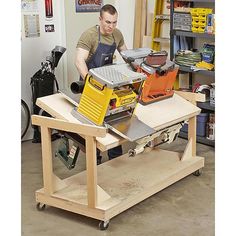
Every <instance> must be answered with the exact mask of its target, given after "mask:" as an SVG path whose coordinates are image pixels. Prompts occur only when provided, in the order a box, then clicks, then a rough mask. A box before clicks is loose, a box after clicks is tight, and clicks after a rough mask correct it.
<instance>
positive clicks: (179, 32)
mask: <svg viewBox="0 0 236 236" xmlns="http://www.w3.org/2000/svg"><path fill="white" fill-rule="evenodd" d="M171 33H172V34H173V35H177V36H185V37H191V38H210V39H215V35H214V34H207V33H193V32H189V31H183V30H172V31H171Z"/></svg>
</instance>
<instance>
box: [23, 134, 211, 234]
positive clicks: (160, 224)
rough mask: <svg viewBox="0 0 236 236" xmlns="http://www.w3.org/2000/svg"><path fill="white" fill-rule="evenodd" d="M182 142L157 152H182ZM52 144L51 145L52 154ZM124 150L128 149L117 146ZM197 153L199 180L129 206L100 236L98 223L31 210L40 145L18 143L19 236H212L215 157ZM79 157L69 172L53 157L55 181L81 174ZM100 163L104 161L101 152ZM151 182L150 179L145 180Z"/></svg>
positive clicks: (202, 149)
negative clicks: (201, 162) (200, 164)
mask: <svg viewBox="0 0 236 236" xmlns="http://www.w3.org/2000/svg"><path fill="white" fill-rule="evenodd" d="M186 142H187V141H186V140H184V139H180V138H179V139H177V140H176V141H175V142H173V143H172V144H170V145H169V144H165V145H162V148H164V149H168V150H173V151H179V152H183V150H184V147H185V145H186ZM56 145H57V141H54V142H53V148H54V149H55V147H56ZM123 149H124V151H127V150H128V149H129V144H126V145H123ZM197 154H198V155H200V156H203V157H205V167H204V169H203V173H202V175H201V176H200V177H196V176H193V175H190V176H188V177H186V178H184V179H182V180H181V181H179V182H177V183H175V184H173V185H171V186H170V187H168V188H166V189H164V190H162V191H161V192H159V193H157V194H155V195H153V196H151V197H150V198H148V199H146V200H144V201H143V202H141V203H139V204H137V205H135V206H134V207H132V208H130V209H128V210H127V211H125V212H123V213H121V214H120V215H118V216H116V217H114V218H113V219H111V221H110V225H109V228H108V229H107V230H106V231H100V230H99V229H98V223H99V221H98V220H95V219H91V218H88V217H85V216H81V215H77V214H75V213H71V212H67V211H64V210H61V209H57V208H54V207H49V206H48V207H46V209H45V210H44V211H37V210H36V202H35V195H34V192H35V191H36V190H38V189H40V188H42V186H43V180H42V161H41V144H33V143H32V142H31V141H27V142H23V143H22V218H21V219H22V235H23V236H32V235H34V236H39V235H40V236H42V235H43V236H52V235H56V236H66V235H70V236H76V235H83V236H85V235H86V236H90V235H91V236H95V235H96V236H110V235H112V236H121V235H130V236H133V235H135V236H139V235H140V236H141V235H142V236H143V235H148V236H154V235H155V236H156V235H161V236H195V235H196V236H199V235H201V236H212V235H215V225H214V218H215V210H214V209H215V190H214V186H215V172H214V170H215V152H214V148H212V147H209V146H205V145H202V144H197ZM83 156H84V155H83V153H80V156H79V160H78V161H77V165H76V167H75V168H74V169H73V170H71V171H69V170H67V169H66V167H65V166H64V165H63V164H62V162H61V161H60V160H58V159H56V158H54V172H55V173H56V174H57V175H58V176H59V177H61V178H64V177H67V176H70V175H73V174H74V173H78V171H82V170H84V169H85V158H84V157H83ZM103 161H107V155H106V153H104V154H103ZM150 181H151V180H150Z"/></svg>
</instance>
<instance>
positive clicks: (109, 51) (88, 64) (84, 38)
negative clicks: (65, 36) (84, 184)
mask: <svg viewBox="0 0 236 236" xmlns="http://www.w3.org/2000/svg"><path fill="white" fill-rule="evenodd" d="M117 18H118V13H117V11H116V9H115V7H113V6H112V5H110V4H107V5H104V6H103V7H102V8H101V10H100V17H99V21H100V24H99V26H98V25H96V26H93V27H91V28H90V29H88V30H86V31H85V32H84V33H83V34H82V35H81V37H80V39H79V41H78V44H77V53H76V61H75V65H76V67H77V69H78V71H79V73H80V79H81V80H82V79H84V78H85V76H86V74H87V73H88V71H89V69H91V68H97V67H101V66H104V65H106V64H111V63H112V59H113V55H114V52H115V50H116V49H117V50H118V51H119V52H121V51H123V50H126V49H127V47H126V45H125V43H124V38H123V35H122V33H121V32H120V31H119V30H118V29H117V28H116V25H117ZM120 155H122V147H121V146H118V147H115V148H112V149H110V150H108V157H109V160H111V159H113V158H115V157H117V156H120ZM101 159H102V157H101V155H100V151H99V150H97V163H98V164H100V163H101Z"/></svg>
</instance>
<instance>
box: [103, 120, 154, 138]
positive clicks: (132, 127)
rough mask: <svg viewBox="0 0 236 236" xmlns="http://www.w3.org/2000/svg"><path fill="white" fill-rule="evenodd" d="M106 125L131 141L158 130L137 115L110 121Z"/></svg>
mask: <svg viewBox="0 0 236 236" xmlns="http://www.w3.org/2000/svg"><path fill="white" fill-rule="evenodd" d="M106 125H107V127H108V128H109V129H110V130H112V131H113V132H115V133H117V134H118V135H120V136H121V137H123V138H125V139H127V140H129V141H131V142H134V141H136V140H138V139H141V138H144V137H146V136H149V135H152V134H154V133H155V132H156V131H155V130H154V129H153V128H151V127H149V126H148V125H146V124H144V123H143V122H142V121H140V120H139V119H138V118H137V117H136V116H132V117H126V118H123V119H120V120H114V121H108V122H106Z"/></svg>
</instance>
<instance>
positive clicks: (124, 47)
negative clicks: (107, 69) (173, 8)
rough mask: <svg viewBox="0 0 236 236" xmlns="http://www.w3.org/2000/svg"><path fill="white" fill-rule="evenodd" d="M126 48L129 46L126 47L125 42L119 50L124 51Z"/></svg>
mask: <svg viewBox="0 0 236 236" xmlns="http://www.w3.org/2000/svg"><path fill="white" fill-rule="evenodd" d="M124 50H127V47H126V45H125V43H124V44H123V45H122V46H121V47H119V48H118V51H119V52H122V51H124Z"/></svg>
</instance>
